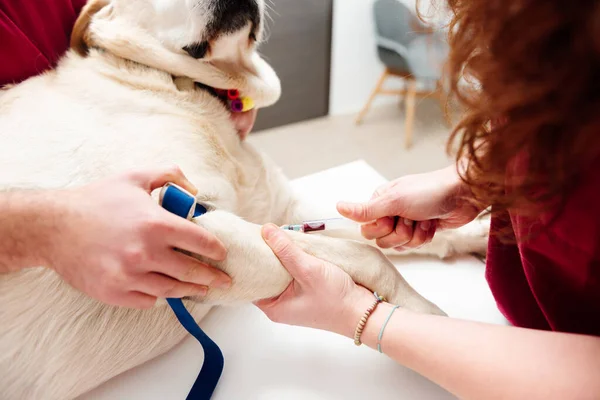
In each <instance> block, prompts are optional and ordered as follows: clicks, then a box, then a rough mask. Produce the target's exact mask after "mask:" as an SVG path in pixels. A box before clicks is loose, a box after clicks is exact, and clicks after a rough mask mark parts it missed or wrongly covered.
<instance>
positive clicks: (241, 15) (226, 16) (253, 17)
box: [208, 0, 260, 37]
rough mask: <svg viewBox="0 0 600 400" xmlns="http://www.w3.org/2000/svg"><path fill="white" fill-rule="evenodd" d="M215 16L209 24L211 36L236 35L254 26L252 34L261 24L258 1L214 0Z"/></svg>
mask: <svg viewBox="0 0 600 400" xmlns="http://www.w3.org/2000/svg"><path fill="white" fill-rule="evenodd" d="M214 1H215V3H214V6H213V16H212V20H211V21H210V22H209V26H208V28H209V35H210V36H212V37H216V36H218V35H219V34H227V33H234V32H236V31H238V30H240V29H242V28H244V27H245V26H246V25H247V24H248V22H250V23H251V24H252V32H251V33H252V34H255V33H256V32H255V30H256V29H257V27H258V26H259V24H260V9H259V7H258V3H257V0H214Z"/></svg>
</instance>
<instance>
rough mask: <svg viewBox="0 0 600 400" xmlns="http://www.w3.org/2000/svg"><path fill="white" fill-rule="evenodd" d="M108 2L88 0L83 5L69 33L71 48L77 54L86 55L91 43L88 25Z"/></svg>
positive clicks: (108, 0) (104, 0)
mask: <svg viewBox="0 0 600 400" xmlns="http://www.w3.org/2000/svg"><path fill="white" fill-rule="evenodd" d="M109 4H110V0H90V1H88V3H87V4H86V5H85V7H83V9H82V10H81V13H80V14H79V18H77V21H76V22H75V26H74V27H73V33H71V48H72V49H73V50H75V52H77V53H78V54H79V55H81V56H86V55H87V52H88V49H89V48H90V46H91V45H92V40H91V37H90V35H89V27H90V23H91V21H92V18H93V17H94V15H96V14H97V13H98V12H99V11H100V10H102V9H103V8H104V7H106V6H108V5H109Z"/></svg>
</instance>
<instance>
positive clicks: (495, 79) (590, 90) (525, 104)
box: [446, 0, 600, 212]
mask: <svg viewBox="0 0 600 400" xmlns="http://www.w3.org/2000/svg"><path fill="white" fill-rule="evenodd" d="M447 2H448V5H449V7H450V10H451V11H452V13H453V17H452V21H451V23H450V27H449V28H450V29H449V31H450V33H449V44H450V47H451V50H450V55H449V59H448V63H447V66H446V75H447V78H448V81H449V82H448V83H449V85H450V89H451V90H450V91H451V94H452V95H453V96H454V97H455V98H457V99H458V100H459V103H460V104H461V105H462V106H464V109H465V111H464V114H463V116H462V118H461V120H460V121H459V122H458V124H457V125H456V127H455V129H454V131H453V132H452V135H451V137H450V141H449V143H448V149H449V151H450V150H452V149H454V151H456V157H457V160H461V159H463V160H465V159H466V160H467V161H468V167H467V168H466V169H465V170H464V171H462V172H460V174H461V178H462V179H463V180H464V182H465V183H466V184H467V185H468V186H469V187H470V188H471V190H472V191H473V193H474V195H475V197H476V198H477V200H478V201H479V202H480V203H481V205H485V206H488V205H492V206H493V209H494V210H495V211H504V210H507V209H511V210H513V209H514V210H519V212H526V210H533V209H537V208H538V206H539V205H540V204H555V203H554V202H555V201H557V200H558V201H561V200H564V198H565V196H567V194H568V191H569V189H570V187H571V186H570V185H572V184H574V183H575V182H576V180H577V178H578V176H579V175H580V174H581V173H582V171H583V170H584V169H585V168H588V167H589V164H590V163H591V162H593V161H594V159H595V158H596V157H597V156H598V153H599V150H600V1H595V0H579V1H578V0H572V1H569V2H565V1H564V0H447ZM462 79H464V80H465V81H467V82H470V83H471V84H470V85H464V84H462V83H461V80H462ZM463 83H464V82H463ZM495 120H500V121H503V123H497V124H494V121H495ZM523 154H525V155H526V157H527V168H526V174H523V175H524V176H513V177H511V181H507V180H506V179H507V177H508V176H510V174H509V175H507V173H506V172H507V168H509V167H510V166H511V163H512V162H513V161H514V160H516V158H517V156H519V155H523ZM508 188H510V190H507V189H508Z"/></svg>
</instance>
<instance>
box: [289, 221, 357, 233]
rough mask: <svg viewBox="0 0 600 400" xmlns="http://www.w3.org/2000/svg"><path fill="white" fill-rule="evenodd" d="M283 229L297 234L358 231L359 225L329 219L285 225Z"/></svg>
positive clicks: (352, 222)
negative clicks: (346, 230) (345, 230)
mask: <svg viewBox="0 0 600 400" xmlns="http://www.w3.org/2000/svg"><path fill="white" fill-rule="evenodd" d="M281 229H284V230H287V231H296V232H304V233H308V232H319V231H331V230H344V229H358V223H356V222H354V221H352V220H349V219H346V218H328V219H317V220H314V221H304V222H302V223H300V224H294V225H284V226H282V227H281Z"/></svg>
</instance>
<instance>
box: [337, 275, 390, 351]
mask: <svg viewBox="0 0 600 400" xmlns="http://www.w3.org/2000/svg"><path fill="white" fill-rule="evenodd" d="M374 300H375V298H374V297H373V293H372V292H370V291H368V290H367V289H365V288H362V287H357V290H356V291H354V292H353V293H352V294H351V295H348V296H346V298H345V299H344V300H343V302H344V307H343V308H342V312H341V313H340V315H339V317H340V318H339V323H338V324H336V325H337V329H336V333H338V334H340V335H342V336H346V337H347V338H349V339H353V338H354V332H355V331H356V327H357V325H358V322H359V321H360V319H361V318H362V317H363V316H364V315H365V312H366V311H367V309H368V308H369V307H370V306H371V305H373V301H374ZM380 305H381V304H380ZM367 323H368V321H367Z"/></svg>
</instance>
